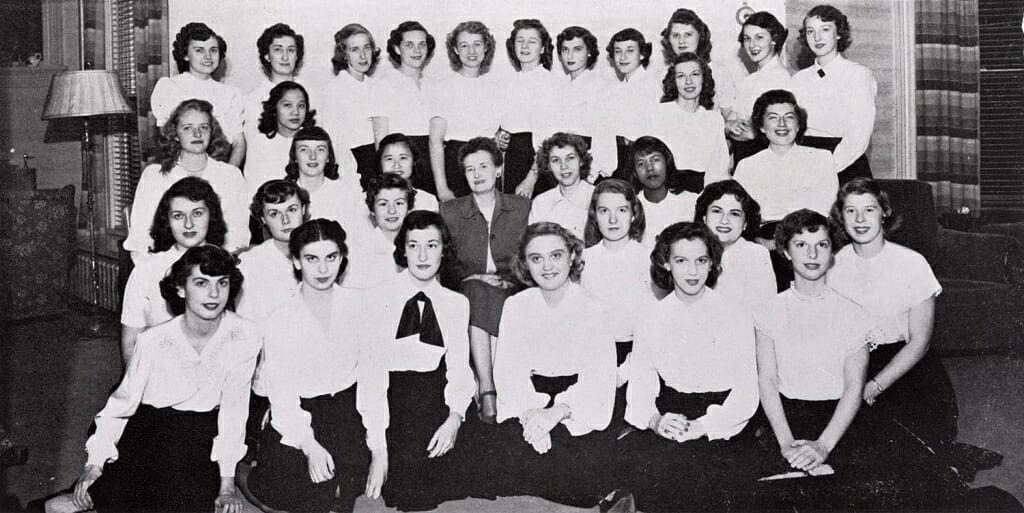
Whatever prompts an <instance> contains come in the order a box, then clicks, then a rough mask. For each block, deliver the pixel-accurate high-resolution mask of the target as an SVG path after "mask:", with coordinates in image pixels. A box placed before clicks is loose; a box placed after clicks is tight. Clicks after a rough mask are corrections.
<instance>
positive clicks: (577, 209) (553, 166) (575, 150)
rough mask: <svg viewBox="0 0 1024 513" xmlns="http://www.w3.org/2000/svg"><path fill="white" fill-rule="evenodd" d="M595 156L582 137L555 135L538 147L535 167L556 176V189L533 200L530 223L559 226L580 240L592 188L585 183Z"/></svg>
mask: <svg viewBox="0 0 1024 513" xmlns="http://www.w3.org/2000/svg"><path fill="white" fill-rule="evenodd" d="M593 163H594V157H593V156H592V155H591V153H590V147H589V145H588V144H587V142H586V140H584V139H583V137H580V136H578V135H576V134H573V133H566V132H556V133H555V134H554V135H552V136H551V137H548V138H547V139H545V140H544V142H542V143H541V145H540V147H539V148H537V168H538V169H541V170H543V172H545V173H550V174H551V175H552V176H554V177H555V181H556V182H557V183H558V186H557V187H555V188H554V189H551V190H549V191H547V192H543V193H541V194H539V195H537V197H535V198H533V205H532V206H531V207H530V223H531V224H532V223H537V222H540V221H550V222H552V223H558V224H560V225H562V226H563V227H565V229H567V230H569V231H570V232H572V234H573V235H574V236H576V238H578V239H582V238H583V230H584V228H585V227H586V226H587V209H588V208H589V207H590V197H591V195H592V194H593V192H594V186H593V185H592V184H591V183H590V182H589V181H587V178H588V177H589V176H590V172H591V168H592V166H593Z"/></svg>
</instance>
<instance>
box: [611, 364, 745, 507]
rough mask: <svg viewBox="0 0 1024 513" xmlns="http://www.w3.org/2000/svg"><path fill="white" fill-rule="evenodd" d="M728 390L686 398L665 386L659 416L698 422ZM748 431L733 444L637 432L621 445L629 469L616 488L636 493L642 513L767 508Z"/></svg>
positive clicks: (687, 394) (659, 406) (618, 445)
mask: <svg viewBox="0 0 1024 513" xmlns="http://www.w3.org/2000/svg"><path fill="white" fill-rule="evenodd" d="M728 396H729V391H723V392H704V393H683V392H679V391H676V390H674V389H673V388H671V387H669V386H668V385H666V384H665V382H664V381H662V382H661V389H660V391H659V393H658V398H657V400H656V403H655V404H656V405H657V408H658V411H659V412H660V413H662V414H665V413H678V414H682V415H685V416H686V417H687V418H689V419H697V418H700V417H702V416H704V414H705V413H706V412H707V409H708V407H709V406H711V405H715V404H722V403H723V402H725V399H726V398H727V397H728ZM756 444H757V442H756V440H755V438H754V437H753V435H752V433H751V432H750V430H749V429H746V430H744V431H743V432H741V433H739V434H737V435H736V436H734V437H732V438H731V439H729V440H713V441H711V440H708V439H707V438H701V439H699V440H690V441H687V442H683V443H680V442H676V441H673V440H668V439H666V438H663V437H661V436H659V435H658V434H656V433H654V432H653V431H651V430H649V429H648V430H643V431H637V432H634V433H631V434H629V435H628V436H626V437H624V438H623V439H622V440H621V441H620V442H619V443H618V444H617V446H616V450H617V451H618V453H619V458H620V459H621V461H622V462H623V463H622V464H621V467H622V468H623V469H624V470H623V472H621V473H620V476H619V477H620V483H619V484H617V485H616V487H617V488H626V489H629V490H632V491H633V492H634V494H635V495H636V499H637V507H638V509H641V510H643V511H681V510H687V511H702V510H703V511H736V510H748V509H758V510H760V509H763V507H762V505H761V504H760V503H759V502H756V501H757V498H756V496H755V494H754V491H755V488H756V486H755V485H756V484H757V478H758V477H760V473H759V469H760V468H761V466H762V465H761V464H760V463H759V462H758V461H757V460H756V459H757V458H758V457H759V451H758V450H757V447H756Z"/></svg>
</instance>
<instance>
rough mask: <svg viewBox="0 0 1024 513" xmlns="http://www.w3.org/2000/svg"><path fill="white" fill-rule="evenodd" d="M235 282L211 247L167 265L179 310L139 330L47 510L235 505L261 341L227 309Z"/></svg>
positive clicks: (222, 254) (225, 258)
mask: <svg viewBox="0 0 1024 513" xmlns="http://www.w3.org/2000/svg"><path fill="white" fill-rule="evenodd" d="M241 285H242V275H241V273H239V272H238V269H237V268H236V267H235V259H234V257H233V256H231V255H230V254H228V252H227V251H224V250H223V249H220V248H218V247H216V246H212V245H206V246H199V247H194V248H191V249H189V250H188V251H187V252H185V255H184V256H183V257H182V258H181V259H180V260H178V261H177V262H176V263H175V264H174V266H172V268H171V270H170V273H169V274H168V276H167V277H166V278H164V280H163V281H162V282H161V289H162V290H163V291H164V293H165V295H166V297H167V298H168V300H173V301H174V307H175V310H176V311H179V312H181V311H183V314H182V315H179V316H177V317H175V318H174V319H173V320H171V321H168V322H166V323H164V324H161V325H159V326H157V327H154V328H152V329H150V330H148V331H146V332H145V333H143V334H141V335H140V336H139V340H138V345H137V349H136V351H135V352H134V353H133V355H132V359H131V362H130V364H129V365H128V369H127V371H126V372H125V375H124V378H123V379H122V380H121V384H120V385H118V387H117V389H116V390H115V391H114V393H113V394H111V396H110V398H109V399H108V400H107V403H106V405H105V406H104V407H103V409H102V410H100V412H99V413H98V414H97V415H96V419H95V422H96V432H95V433H94V434H93V435H92V436H91V437H89V440H88V441H87V442H86V444H85V447H86V451H87V452H88V459H87V461H86V465H85V470H84V471H83V472H82V475H81V477H80V478H79V479H78V483H77V484H76V485H75V489H74V492H73V493H72V494H70V495H61V496H58V497H56V498H54V499H51V500H50V501H48V503H47V505H46V508H47V511H86V510H92V509H96V510H99V511H182V512H186V511H209V510H210V509H211V507H212V508H213V509H215V510H216V511H218V512H220V513H239V512H241V511H242V500H241V497H240V496H239V495H238V493H237V491H236V490H235V465H236V464H237V463H238V461H239V460H240V459H241V458H242V455H243V454H245V442H244V433H245V417H246V411H247V408H246V404H247V402H248V395H249V383H250V380H251V379H252V373H253V368H254V366H255V365H256V356H257V354H258V353H259V350H260V346H261V337H260V335H259V333H258V331H257V330H256V328H255V325H254V324H252V323H251V322H249V321H246V320H244V319H242V318H241V317H239V316H237V315H235V314H234V313H232V312H230V311H228V310H231V309H232V308H233V304H234V300H235V297H236V296H237V295H238V292H239V291H240V290H241Z"/></svg>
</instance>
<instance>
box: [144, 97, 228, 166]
mask: <svg viewBox="0 0 1024 513" xmlns="http://www.w3.org/2000/svg"><path fill="white" fill-rule="evenodd" d="M190 110H194V111H196V112H200V113H203V114H206V116H207V117H208V118H209V119H210V144H208V145H206V154H207V155H209V156H210V157H212V158H213V159H214V160H219V161H221V162H227V160H228V156H230V155H231V143H229V142H228V138H227V137H226V136H225V135H224V130H223V129H221V127H220V123H219V122H217V118H216V117H214V116H213V105H212V104H210V102H208V101H206V100H200V99H198V98H192V99H191V100H185V101H183V102H181V103H179V104H178V106H177V107H175V108H174V111H173V112H171V115H170V117H169V118H167V122H166V123H164V126H163V127H162V128H160V135H159V137H157V140H156V148H157V161H159V162H160V172H161V173H163V174H165V175H166V174H167V173H170V172H171V169H174V166H176V165H177V164H178V157H179V156H180V155H181V141H179V140H178V120H179V119H181V116H182V115H183V114H184V113H185V112H186V111H190Z"/></svg>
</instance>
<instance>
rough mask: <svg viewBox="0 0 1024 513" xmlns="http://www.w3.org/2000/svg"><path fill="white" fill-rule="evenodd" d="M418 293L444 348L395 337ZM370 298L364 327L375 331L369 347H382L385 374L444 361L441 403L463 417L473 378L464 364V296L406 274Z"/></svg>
mask: <svg viewBox="0 0 1024 513" xmlns="http://www.w3.org/2000/svg"><path fill="white" fill-rule="evenodd" d="M421 291H422V292H423V293H424V294H426V295H427V297H428V298H430V304H431V308H432V309H433V310H434V315H435V317H436V318H437V324H438V327H439V328H440V329H441V336H442V337H443V338H444V347H437V346H433V345H430V344H425V343H423V342H420V340H419V335H413V336H409V337H404V338H400V339H397V338H395V334H396V332H397V327H398V325H399V323H400V322H401V320H402V311H403V309H404V308H405V303H406V301H408V300H409V299H410V298H411V297H412V296H414V295H416V293H417V292H421ZM370 294H371V298H372V299H370V300H369V301H367V303H368V304H370V305H373V307H372V312H371V315H373V317H372V318H371V319H370V320H368V321H366V324H367V326H368V329H374V330H375V331H374V332H373V335H372V336H371V337H370V340H371V343H374V344H381V345H382V346H384V349H382V352H383V359H384V362H385V367H386V368H387V369H388V370H389V371H416V372H430V371H433V370H434V369H436V368H437V367H438V365H440V362H441V358H444V362H445V370H446V372H445V378H446V379H447V384H446V385H445V389H444V399H445V404H447V405H448V408H449V410H450V412H452V413H457V414H459V415H460V416H461V415H464V414H465V412H466V408H468V407H469V402H470V401H471V400H472V399H473V394H475V393H476V379H475V378H474V377H473V370H472V369H471V368H470V366H469V300H468V299H466V296H463V295H462V294H459V293H458V292H455V291H452V290H449V289H446V288H444V287H442V286H441V284H440V283H438V282H437V280H433V281H431V282H428V283H423V282H420V281H419V280H417V279H416V278H415V277H413V276H412V274H410V273H409V271H408V270H406V271H402V272H401V273H399V274H398V275H397V276H396V277H395V279H394V280H391V281H388V282H386V283H384V284H382V285H380V286H379V287H377V288H375V289H373V290H372V291H371V292H370ZM422 309H423V303H420V311H421V312H422Z"/></svg>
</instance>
